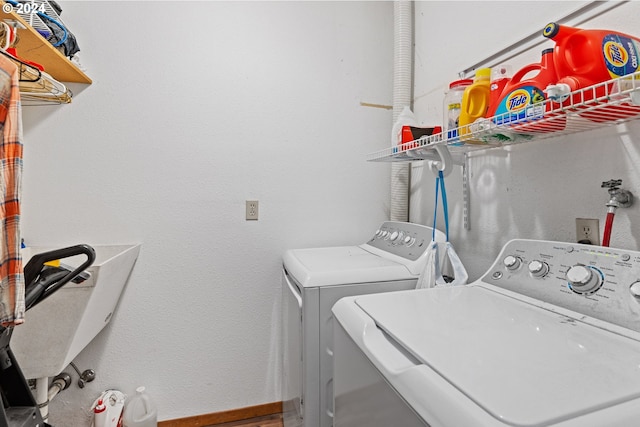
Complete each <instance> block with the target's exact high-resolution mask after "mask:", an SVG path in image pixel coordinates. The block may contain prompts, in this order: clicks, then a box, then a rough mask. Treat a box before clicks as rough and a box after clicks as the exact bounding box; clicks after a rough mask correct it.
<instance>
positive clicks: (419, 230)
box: [282, 221, 445, 427]
mask: <svg viewBox="0 0 640 427" xmlns="http://www.w3.org/2000/svg"><path fill="white" fill-rule="evenodd" d="M432 234H433V229H432V228H431V227H426V226H423V225H419V224H413V223H406V222H394V221H388V222H385V223H383V224H382V226H381V227H380V228H379V229H378V230H377V231H376V232H375V233H374V235H373V236H372V237H371V239H369V241H368V242H366V243H365V244H361V245H356V246H340V247H327V248H311V249H293V250H288V251H286V252H285V254H284V257H283V272H282V282H283V344H284V349H283V361H284V365H283V412H284V414H283V415H284V425H285V427H293V426H296V427H299V426H304V427H330V426H332V425H333V345H332V342H333V337H332V333H333V327H332V313H331V307H332V306H333V305H334V304H335V303H336V301H338V300H339V299H340V298H342V297H346V296H350V295H362V294H371V293H379V292H387V291H395V290H401V289H414V288H415V287H416V283H417V279H418V277H419V275H420V273H421V272H422V270H423V269H424V266H425V262H426V253H425V252H426V249H427V247H428V245H429V243H430V242H431V240H432ZM435 236H436V241H439V242H443V241H445V236H444V234H443V233H441V232H440V231H438V230H436V233H435Z"/></svg>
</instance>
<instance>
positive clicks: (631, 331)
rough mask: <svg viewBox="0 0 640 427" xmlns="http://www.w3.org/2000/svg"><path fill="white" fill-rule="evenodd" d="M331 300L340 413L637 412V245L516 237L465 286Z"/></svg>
mask: <svg viewBox="0 0 640 427" xmlns="http://www.w3.org/2000/svg"><path fill="white" fill-rule="evenodd" d="M333 313H334V317H335V322H334V327H335V333H334V340H335V341H334V352H335V353H334V363H335V366H334V387H335V420H334V425H335V426H336V427H352V426H353V427H356V426H357V427H361V426H367V427H380V426H385V427H387V426H389V425H398V426H403V427H414V426H415V427H424V426H431V427H507V426H518V427H542V426H553V427H605V426H606V427H630V426H637V425H640V333H639V331H640V252H634V251H627V250H618V249H613V248H605V247H596V246H588V245H579V244H568V243H560V242H549V241H533V240H512V241H510V242H508V243H507V244H506V245H505V246H504V248H503V249H502V251H501V253H500V254H499V256H498V257H497V259H496V260H495V262H494V263H493V265H492V266H491V268H490V269H489V270H488V272H487V273H486V274H485V275H484V276H483V277H482V278H481V279H479V280H477V281H475V282H473V283H471V284H469V285H467V286H462V287H449V288H432V289H424V290H422V289H421V290H414V291H412V292H403V291H400V292H392V293H387V294H384V295H365V296H355V297H347V298H344V299H341V300H340V301H339V302H338V303H337V304H336V305H335V306H334V308H333Z"/></svg>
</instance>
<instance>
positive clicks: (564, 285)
mask: <svg viewBox="0 0 640 427" xmlns="http://www.w3.org/2000/svg"><path fill="white" fill-rule="evenodd" d="M480 282H484V283H488V284H491V285H494V286H497V287H500V288H503V289H507V290H509V291H512V292H516V293H518V294H522V295H525V296H527V297H530V298H534V299H536V300H539V301H542V302H544V303H550V304H553V305H555V306H559V307H562V308H566V309H568V310H572V311H575V312H578V313H580V314H584V315H587V316H590V317H593V318H595V319H599V320H603V321H606V322H610V323H613V324H616V325H619V326H623V327H626V328H629V329H632V330H634V331H637V332H640V252H635V251H628V250H623V249H615V248H608V247H602V246H591V245H581V244H578V243H576V244H573V243H562V242H550V241H542V240H519V239H518V240H511V241H510V242H508V243H507V244H506V245H505V246H504V248H502V251H501V253H500V255H498V258H497V259H496V260H495V262H494V264H493V266H492V267H491V268H490V269H489V271H488V272H487V273H486V274H485V275H484V276H483V278H482V279H481V281H480ZM476 283H478V282H476ZM480 284H481V283H480Z"/></svg>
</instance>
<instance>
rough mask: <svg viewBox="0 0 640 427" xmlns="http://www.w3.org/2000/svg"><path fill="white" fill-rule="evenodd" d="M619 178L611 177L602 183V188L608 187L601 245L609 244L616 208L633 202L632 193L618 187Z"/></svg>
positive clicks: (625, 206) (619, 184)
mask: <svg viewBox="0 0 640 427" xmlns="http://www.w3.org/2000/svg"><path fill="white" fill-rule="evenodd" d="M621 185H622V180H621V179H612V180H610V181H605V182H603V183H602V185H601V187H602V188H608V190H607V191H608V192H609V201H608V202H607V220H606V222H605V225H604V233H603V237H602V246H609V242H610V239H611V229H612V228H613V218H614V216H615V214H616V209H618V208H628V207H629V206H631V204H632V203H633V194H631V192H630V191H627V190H622V189H620V186H621Z"/></svg>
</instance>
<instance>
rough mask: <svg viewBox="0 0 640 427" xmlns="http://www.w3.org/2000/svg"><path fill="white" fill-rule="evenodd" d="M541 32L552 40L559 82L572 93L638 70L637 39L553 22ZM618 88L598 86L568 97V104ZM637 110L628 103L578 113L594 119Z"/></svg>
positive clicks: (631, 113) (638, 52) (590, 98)
mask: <svg viewBox="0 0 640 427" xmlns="http://www.w3.org/2000/svg"><path fill="white" fill-rule="evenodd" d="M542 35H543V36H544V37H547V38H549V39H551V40H553V41H554V42H555V47H554V53H553V60H554V63H555V67H556V73H557V75H558V82H557V83H559V84H563V85H566V90H567V91H570V92H573V91H576V90H579V89H583V88H586V87H588V86H592V85H596V84H599V83H603V82H606V81H608V80H611V79H616V78H618V77H622V76H626V75H629V74H633V73H636V72H638V71H639V70H640V65H639V64H638V60H639V58H638V56H639V54H640V39H638V38H636V37H633V36H630V35H627V34H623V33H620V32H617V31H612V30H586V29H580V28H573V27H567V26H564V25H559V24H556V23H555V22H552V23H550V24H548V25H547V26H546V27H545V28H544V30H543V31H542ZM618 90H619V89H618V88H616V87H615V85H614V84H613V83H611V84H602V85H599V86H598V87H597V88H596V89H595V90H586V91H583V92H581V93H578V94H576V95H574V96H573V97H572V99H568V100H567V101H566V102H565V105H567V104H569V103H573V104H574V105H575V104H580V103H588V102H589V101H592V100H594V98H601V97H603V98H604V102H606V101H607V97H608V95H609V94H611V93H616V92H617V91H618ZM638 113H640V109H639V108H637V107H633V106H630V105H629V104H627V105H621V106H614V105H611V106H607V107H606V108H605V109H598V111H594V112H592V113H589V112H584V113H581V116H582V117H586V118H589V119H590V120H593V121H609V120H616V119H617V118H621V117H629V116H632V115H635V114H638Z"/></svg>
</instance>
